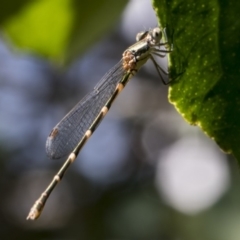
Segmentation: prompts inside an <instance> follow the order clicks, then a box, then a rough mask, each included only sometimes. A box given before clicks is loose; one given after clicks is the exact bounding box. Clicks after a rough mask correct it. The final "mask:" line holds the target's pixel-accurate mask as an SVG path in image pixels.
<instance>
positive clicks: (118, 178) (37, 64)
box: [0, 0, 240, 240]
mask: <svg viewBox="0 0 240 240" xmlns="http://www.w3.org/2000/svg"><path fill="white" fill-rule="evenodd" d="M113 4H114V3H113ZM110 10H111V6H109V11H110ZM113 26H114V27H112V28H111V30H108V31H107V33H106V34H105V35H104V36H102V37H101V38H100V37H99V38H96V39H94V43H93V44H91V46H89V47H88V48H87V49H85V51H84V53H83V54H81V55H79V56H78V57H77V58H76V59H75V60H74V61H72V62H71V63H70V64H68V65H67V67H65V68H64V69H63V68H61V67H60V66H59V65H57V64H54V63H53V62H52V61H49V60H46V59H45V58H41V57H38V56H37V55H36V54H33V53H31V52H30V51H25V52H20V51H18V50H16V48H15V47H14V45H13V44H12V43H11V41H9V40H7V39H8V38H6V36H5V35H4V33H2V35H1V36H2V37H1V38H0V143H1V144H0V158H1V162H0V163H1V167H0V171H1V172H0V173H1V174H0V194H1V195H0V196H1V198H0V224H1V228H0V239H85V240H92V239H98V240H101V239H106V240H121V239H124V240H125V239H136V240H138V239H139V240H150V239H151V240H153V239H159V240H179V239H184V240H203V239H204V240H226V239H228V240H239V239H240V189H239V184H240V178H239V172H238V167H237V164H236V161H235V160H234V159H233V158H232V157H231V156H227V155H225V154H224V153H222V152H221V151H220V149H219V148H218V146H217V145H216V144H215V143H214V142H213V141H212V140H210V139H209V138H208V137H207V136H205V135H204V134H203V133H202V131H201V130H200V129H198V128H197V127H194V126H190V125H189V124H188V123H186V122H185V121H184V120H183V118H182V117H181V116H180V115H179V114H178V113H177V112H176V110H175V109H174V107H173V106H172V105H171V104H169V102H168V99H167V92H168V86H164V85H163V84H162V82H161V80H160V78H159V76H158V74H157V71H156V70H155V69H154V66H153V64H152V63H151V62H149V63H147V64H146V66H144V67H143V68H142V69H141V70H140V72H139V73H138V74H137V75H136V76H135V77H134V78H133V79H132V80H131V81H130V82H129V84H128V85H127V86H126V88H125V89H124V91H123V92H122V93H121V94H120V96H119V97H118V99H117V100H116V102H115V103H114V104H113V106H112V108H111V111H110V112H109V113H108V115H107V116H106V118H105V119H104V120H103V122H102V123H101V124H100V126H99V128H98V129H97V131H96V132H95V133H94V135H93V136H92V137H91V138H90V140H89V141H88V142H87V144H86V145H85V147H84V148H83V150H82V151H81V152H80V154H79V157H78V159H77V160H76V161H75V162H74V164H73V165H72V166H71V167H70V169H69V170H68V171H67V173H66V175H65V177H64V178H63V180H62V182H61V183H60V184H59V185H58V186H57V188H56V189H55V190H54V191H53V193H52V195H51V197H50V198H49V200H48V202H47V204H46V206H45V209H44V211H43V213H42V215H41V217H40V218H39V219H38V220H37V221H34V222H31V221H26V216H27V214H28V212H29V209H30V208H31V206H32V204H33V203H34V202H35V200H36V199H37V198H38V197H39V196H40V194H41V192H42V191H43V190H44V189H45V187H46V186H47V185H48V183H49V182H50V181H51V179H52V177H53V176H54V175H55V174H56V172H57V171H58V169H59V168H60V167H61V165H62V164H63V161H64V159H63V160H58V161H53V160H49V159H48V158H47V156H46V153H45V142H46V138H47V136H48V134H49V133H50V131H51V129H52V128H53V127H54V126H55V125H56V124H57V123H58V122H59V121H60V120H61V119H62V118H63V117H64V115H65V114H66V113H67V112H68V111H69V110H70V109H71V108H72V107H73V106H74V105H75V104H76V103H77V102H78V101H79V100H81V98H82V97H84V96H85V95H86V94H87V93H88V92H90V91H91V90H92V89H93V87H94V86H95V85H96V83H97V82H98V81H99V80H100V78H101V77H102V76H103V75H104V73H105V72H107V71H108V70H109V69H110V68H111V67H113V66H114V65H115V64H116V63H117V62H118V61H119V60H120V59H121V56H122V53H123V51H124V50H125V49H126V48H127V47H128V46H130V45H131V44H133V43H134V42H135V36H136V34H137V33H138V32H139V31H142V30H148V29H149V28H151V27H155V26H157V19H156V17H155V13H154V11H153V9H152V5H151V1H150V0H131V1H128V2H127V3H126V5H125V7H124V10H123V11H122V13H121V15H120V16H119V18H118V20H117V21H116V23H113ZM94 30H95V29H89V32H91V31H94ZM89 41H90V40H89ZM91 41H92V40H91ZM162 61H163V62H162V65H164V64H165V65H166V63H167V59H162ZM165 67H166V68H167V66H165Z"/></svg>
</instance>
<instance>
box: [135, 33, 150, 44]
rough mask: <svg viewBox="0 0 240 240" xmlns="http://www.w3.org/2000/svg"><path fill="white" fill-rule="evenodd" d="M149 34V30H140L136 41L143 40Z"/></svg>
mask: <svg viewBox="0 0 240 240" xmlns="http://www.w3.org/2000/svg"><path fill="white" fill-rule="evenodd" d="M147 34H148V31H144V32H140V33H138V34H137V35H136V41H137V42H138V41H140V40H143V39H144V38H145V37H146V36H147Z"/></svg>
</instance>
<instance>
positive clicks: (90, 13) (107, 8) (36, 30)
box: [0, 0, 127, 62]
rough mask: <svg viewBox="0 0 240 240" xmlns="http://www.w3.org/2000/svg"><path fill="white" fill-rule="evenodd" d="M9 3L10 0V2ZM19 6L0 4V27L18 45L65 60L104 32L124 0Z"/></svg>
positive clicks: (54, 0)
mask: <svg viewBox="0 0 240 240" xmlns="http://www.w3.org/2000/svg"><path fill="white" fill-rule="evenodd" d="M10 2H11V1H10ZM19 2H20V3H22V4H18V5H19V7H15V8H13V7H9V6H8V4H7V1H5V2H4V3H3V5H2V4H1V9H0V15H1V13H4V12H6V13H7V14H5V17H3V18H2V19H1V18H0V20H1V21H0V24H1V28H2V29H3V30H4V32H5V33H6V35H7V36H8V37H9V38H10V40H11V41H12V42H13V43H14V44H15V45H16V46H18V47H19V48H21V49H23V50H28V51H32V52H35V53H37V54H39V55H41V56H44V57H47V58H49V59H51V60H54V61H58V62H69V61H71V60H72V59H74V58H75V57H76V56H77V55H79V53H80V52H82V51H84V50H85V49H86V48H87V47H88V46H90V45H91V44H92V43H93V42H95V41H96V40H98V38H99V37H100V36H102V35H103V34H105V33H106V32H107V30H109V28H111V27H112V26H113V25H114V22H115V21H116V19H118V18H119V16H120V13H121V12H122V9H123V7H124V6H125V4H126V2H127V1H126V0H124V1H114V3H113V1H111V0H101V1H98V0H91V1H81V0H35V1H26V0H25V1H23V0H22V1H19Z"/></svg>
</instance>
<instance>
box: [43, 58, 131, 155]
mask: <svg viewBox="0 0 240 240" xmlns="http://www.w3.org/2000/svg"><path fill="white" fill-rule="evenodd" d="M125 74H126V72H125V71H124V69H123V68H122V61H120V62H119V63H117V64H116V65H115V66H114V67H113V68H112V69H111V70H109V71H108V72H107V73H106V74H105V75H104V76H103V78H102V79H101V80H100V81H99V83H98V84H97V85H96V87H95V88H94V90H93V91H92V92H90V93H89V94H88V95H86V96H85V97H84V98H83V99H82V100H81V101H80V102H79V103H78V104H77V105H76V106H75V107H74V108H73V109H72V110H71V111H70V112H69V113H68V114H67V115H66V116H65V117H64V118H63V119H62V120H61V121H60V122H59V123H58V124H57V125H56V126H55V127H54V128H53V130H52V132H51V133H50V135H49V136H48V138H47V142H46V152H47V155H48V156H49V157H50V158H52V159H58V158H61V157H64V156H66V155H68V154H70V153H71V152H72V151H73V149H74V148H75V147H76V145H77V144H78V143H79V142H80V140H81V139H82V137H83V136H84V134H85V133H86V131H87V130H88V129H89V127H90V126H91V124H92V123H93V121H94V120H95V118H96V117H97V115H98V114H99V113H100V111H101V109H102V108H103V107H104V105H105V104H106V102H107V101H108V99H109V98H110V97H111V96H112V94H113V92H114V91H115V89H116V86H117V84H118V83H119V82H120V81H121V80H122V78H123V76H124V75H125Z"/></svg>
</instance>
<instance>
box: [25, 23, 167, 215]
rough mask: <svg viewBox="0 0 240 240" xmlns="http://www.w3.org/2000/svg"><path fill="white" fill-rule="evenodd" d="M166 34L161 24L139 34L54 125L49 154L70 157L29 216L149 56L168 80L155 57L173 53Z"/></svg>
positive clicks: (36, 212) (39, 207) (38, 211)
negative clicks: (118, 59) (113, 63)
mask: <svg viewBox="0 0 240 240" xmlns="http://www.w3.org/2000/svg"><path fill="white" fill-rule="evenodd" d="M163 34H165V31H163V30H161V29H160V28H159V27H156V28H154V29H152V30H149V31H145V32H140V33H138V34H137V36H136V40H137V42H136V43H135V44H133V45H132V46H130V47H129V48H128V49H127V50H126V51H124V53H123V56H122V59H121V61H120V62H119V63H117V64H116V65H115V66H114V67H113V68H112V69H111V70H110V71H109V72H107V73H106V74H105V75H104V76H103V78H102V79H101V80H100V82H99V83H98V84H97V85H96V86H95V88H94V90H93V91H92V92H91V93H89V94H88V95H86V96H85V97H84V98H83V99H82V100H81V101H80V102H79V103H78V104H77V105H76V106H75V107H74V108H73V109H72V110H71V111H70V112H69V113H68V114H67V115H66V116H65V117H64V118H63V119H62V120H61V121H60V122H59V123H58V124H57V125H56V126H55V127H54V128H53V130H52V131H51V133H50V135H49V136H48V138H47V143H46V150H47V155H48V156H49V157H50V158H52V159H58V158H61V157H63V156H66V155H69V156H68V158H67V160H66V162H65V163H64V165H63V166H62V168H61V169H60V170H59V172H58V173H57V174H56V175H55V176H54V178H53V180H52V182H51V183H50V184H49V186H48V187H47V188H46V190H45V191H44V192H43V193H42V194H41V196H40V198H39V199H38V200H37V201H36V202H35V204H34V205H33V207H32V208H31V210H30V212H29V215H28V217H27V219H31V220H35V219H37V218H38V217H39V216H40V214H41V212H42V210H43V207H44V205H45V203H46V201H47V199H48V197H49V195H50V194H51V192H52V190H53V189H54V188H55V186H56V185H57V183H58V182H60V180H61V179H62V177H63V175H64V173H65V172H66V170H67V169H68V167H69V166H70V165H71V163H73V162H74V160H75V159H76V158H77V156H78V154H79V151H80V150H81V148H82V147H83V145H84V144H85V143H86V141H87V140H88V139H89V138H90V136H91V135H92V134H93V132H94V131H95V129H96V128H97V126H98V125H99V123H100V122H101V120H102V119H103V118H104V116H105V115H106V114H107V112H108V111H109V109H110V107H111V105H112V103H113V101H114V100H115V99H116V97H117V95H118V94H119V93H120V92H121V91H122V89H123V88H124V87H125V85H126V84H127V82H128V81H129V80H130V78H131V77H132V76H133V75H134V74H136V73H137V71H138V70H139V69H140V68H141V67H142V66H143V65H144V64H145V63H146V62H147V60H148V59H151V60H152V62H153V64H154V65H155V67H156V69H157V71H158V74H159V76H160V77H161V79H162V81H163V82H164V83H165V81H164V79H163V77H162V73H164V74H167V73H166V72H165V71H164V70H163V69H162V68H161V67H160V66H159V65H158V64H157V62H156V61H155V59H154V57H153V56H154V55H155V56H158V57H165V54H166V53H169V52H171V50H167V49H165V50H163V49H160V47H161V46H166V47H167V46H168V43H167V42H165V43H163V42H162V37H163Z"/></svg>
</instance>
